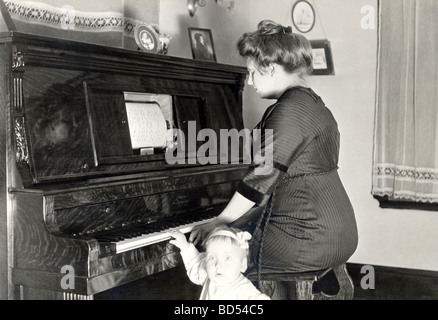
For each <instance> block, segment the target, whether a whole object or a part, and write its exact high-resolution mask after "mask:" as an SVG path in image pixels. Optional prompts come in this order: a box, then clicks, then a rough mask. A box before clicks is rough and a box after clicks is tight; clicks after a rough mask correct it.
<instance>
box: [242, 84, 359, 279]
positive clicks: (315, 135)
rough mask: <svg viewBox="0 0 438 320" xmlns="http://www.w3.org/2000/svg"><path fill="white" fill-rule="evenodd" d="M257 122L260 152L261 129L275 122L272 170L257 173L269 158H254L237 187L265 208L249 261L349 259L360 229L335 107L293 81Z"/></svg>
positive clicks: (269, 266) (317, 265)
mask: <svg viewBox="0 0 438 320" xmlns="http://www.w3.org/2000/svg"><path fill="white" fill-rule="evenodd" d="M256 129H261V142H262V147H261V149H262V156H263V152H264V151H263V150H264V148H267V147H268V139H267V140H266V146H265V140H264V138H265V135H264V133H265V132H267V131H266V129H273V164H272V165H271V166H270V167H265V168H266V169H270V170H267V171H270V173H268V174H256V172H255V168H256V167H257V166H259V168H260V166H261V165H264V163H258V164H257V163H253V166H252V168H251V169H250V170H249V171H248V172H247V174H246V175H245V176H244V178H243V180H242V182H241V183H240V184H239V186H238V189H237V191H238V192H239V193H241V194H242V195H244V196H245V197H247V198H248V199H251V200H253V201H255V202H256V203H257V204H258V205H260V206H264V207H267V209H266V210H263V212H264V213H263V214H262V217H260V219H259V221H258V227H257V228H256V229H255V231H254V234H253V239H252V241H251V246H250V254H251V259H252V265H253V266H254V264H258V265H259V266H260V268H261V271H262V273H263V272H265V271H267V270H269V271H270V272H272V271H280V272H282V271H288V272H303V271H310V270H319V269H324V268H328V267H332V266H336V265H339V264H342V263H344V262H346V261H347V260H348V259H349V257H350V256H351V255H352V254H353V253H354V251H355V250H356V247H357V242H358V235H357V227H356V220H355V217H354V211H353V208H352V205H351V203H350V201H349V198H348V196H347V194H346V192H345V190H344V187H343V185H342V183H341V181H340V179H339V176H338V172H337V165H338V156H339V132H338V128H337V123H336V121H335V119H334V118H333V115H332V113H331V112H330V110H329V109H328V108H326V106H325V105H324V103H323V101H322V100H321V98H320V97H319V96H318V95H316V94H315V93H314V92H313V91H312V90H311V89H309V88H303V87H294V88H291V89H288V90H287V91H286V92H285V93H284V94H283V95H282V96H281V97H280V98H279V99H278V101H277V103H275V104H274V105H272V106H270V107H269V108H268V109H267V110H266V112H265V114H264V116H263V118H262V120H261V122H260V123H259V124H258V126H257V127H256ZM255 159H256V160H255V162H257V157H255ZM259 162H260V161H259ZM266 220H268V223H267V224H266Z"/></svg>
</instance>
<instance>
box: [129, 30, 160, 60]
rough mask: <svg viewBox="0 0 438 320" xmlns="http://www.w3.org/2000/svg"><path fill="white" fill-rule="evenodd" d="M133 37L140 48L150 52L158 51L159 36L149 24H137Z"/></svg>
mask: <svg viewBox="0 0 438 320" xmlns="http://www.w3.org/2000/svg"><path fill="white" fill-rule="evenodd" d="M134 37H135V42H136V43H137V45H138V47H139V48H140V50H142V51H145V52H152V53H158V52H159V50H160V40H159V36H158V34H157V32H156V31H155V29H154V28H153V27H152V26H151V25H150V24H146V23H142V24H139V25H137V26H136V27H135V29H134Z"/></svg>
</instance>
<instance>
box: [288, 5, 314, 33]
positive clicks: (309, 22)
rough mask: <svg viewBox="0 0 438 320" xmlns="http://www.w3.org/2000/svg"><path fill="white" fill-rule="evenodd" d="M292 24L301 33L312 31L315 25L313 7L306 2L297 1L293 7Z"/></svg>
mask: <svg viewBox="0 0 438 320" xmlns="http://www.w3.org/2000/svg"><path fill="white" fill-rule="evenodd" d="M292 22H293V24H294V26H295V28H296V29H297V30H298V31H299V32H302V33H306V32H309V31H310V30H312V28H313V26H314V25H315V10H313V7H312V5H311V4H310V3H309V2H307V1H305V0H299V1H297V2H296V3H295V4H294V6H293V7H292Z"/></svg>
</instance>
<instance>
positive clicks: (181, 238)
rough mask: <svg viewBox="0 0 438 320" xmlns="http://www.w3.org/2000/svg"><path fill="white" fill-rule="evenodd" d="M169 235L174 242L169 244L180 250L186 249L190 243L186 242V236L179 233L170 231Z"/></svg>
mask: <svg viewBox="0 0 438 320" xmlns="http://www.w3.org/2000/svg"><path fill="white" fill-rule="evenodd" d="M170 235H171V236H172V238H173V239H174V240H170V243H171V244H173V245H175V246H177V247H178V248H180V249H181V250H184V249H187V248H188V247H189V245H190V243H189V242H188V241H187V239H186V236H185V235H184V233H182V232H181V231H172V232H170Z"/></svg>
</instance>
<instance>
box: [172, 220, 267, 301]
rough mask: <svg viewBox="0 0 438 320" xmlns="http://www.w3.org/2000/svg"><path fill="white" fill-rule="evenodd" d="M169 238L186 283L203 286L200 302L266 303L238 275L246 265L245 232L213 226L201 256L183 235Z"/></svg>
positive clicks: (251, 286)
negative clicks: (234, 301) (188, 279)
mask: <svg viewBox="0 0 438 320" xmlns="http://www.w3.org/2000/svg"><path fill="white" fill-rule="evenodd" d="M172 237H173V238H174V240H171V241H170V243H171V244H173V245H175V246H177V247H178V248H180V250H181V256H182V258H183V261H184V264H185V267H186V270H187V275H188V276H189V278H190V280H191V281H192V282H193V283H195V284H198V285H202V286H203V288H202V292H201V296H200V298H199V299H200V300H269V297H268V296H267V295H265V294H262V293H260V291H259V290H257V288H256V287H255V286H254V285H253V284H252V282H251V281H250V280H248V279H247V278H246V277H245V276H244V275H243V274H242V273H243V272H245V270H246V268H247V266H248V240H249V239H251V235H250V234H249V233H248V232H246V231H240V230H238V229H236V228H230V227H226V226H220V227H217V228H216V229H214V230H213V231H212V232H211V233H210V234H209V235H208V236H207V238H206V240H205V242H204V247H205V252H203V253H200V252H199V251H198V250H197V249H196V247H195V246H194V245H193V243H189V242H188V241H187V239H186V237H185V235H184V234H183V233H181V232H179V231H177V232H173V233H172Z"/></svg>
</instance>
